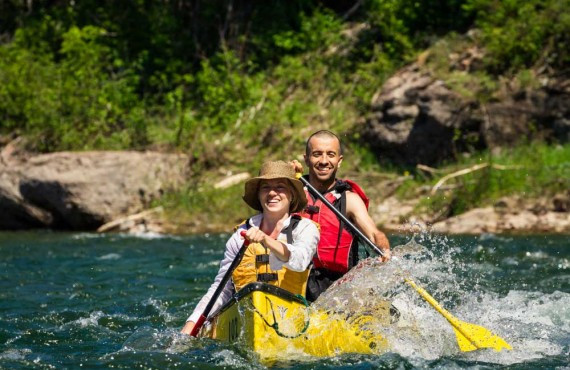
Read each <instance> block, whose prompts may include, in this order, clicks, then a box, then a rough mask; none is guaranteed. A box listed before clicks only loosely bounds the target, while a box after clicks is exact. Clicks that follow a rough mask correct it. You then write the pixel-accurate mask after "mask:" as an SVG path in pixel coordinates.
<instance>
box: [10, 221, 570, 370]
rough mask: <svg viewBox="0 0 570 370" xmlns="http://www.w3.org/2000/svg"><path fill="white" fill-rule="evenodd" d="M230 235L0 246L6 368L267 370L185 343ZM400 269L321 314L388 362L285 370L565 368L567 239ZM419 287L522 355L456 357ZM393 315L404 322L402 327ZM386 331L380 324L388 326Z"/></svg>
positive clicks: (351, 281)
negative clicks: (378, 347)
mask: <svg viewBox="0 0 570 370" xmlns="http://www.w3.org/2000/svg"><path fill="white" fill-rule="evenodd" d="M226 238H227V235H203V236H192V237H179V236H177V237H164V236H162V237H153V238H137V237H132V236H125V235H94V234H55V233H20V234H17V233H3V234H0V367H2V368H11V367H19V368H29V367H46V368H51V367H58V368H59V367H72V368H76V367H79V366H82V367H102V368H109V367H118V368H133V367H149V368H170V367H180V366H182V367H191V368H223V367H226V368H227V367H231V368H252V367H253V368H263V367H264V365H263V364H261V363H260V362H259V361H257V358H256V356H255V355H254V354H253V353H251V352H249V351H248V349H247V348H243V347H242V346H239V345H238V346H235V345H233V346H232V345H229V344H224V343H220V342H216V341H213V340H208V339H194V338H188V337H186V336H183V335H181V334H179V332H178V331H179V328H180V327H181V326H182V325H183V323H184V320H185V319H186V317H187V315H188V314H189V313H190V312H191V310H192V308H193V307H194V305H195V304H196V303H197V301H198V300H199V299H200V297H201V295H202V294H203V293H204V292H205V291H206V290H207V288H208V286H209V285H210V283H211V281H212V279H213V276H214V275H215V274H216V271H217V268H218V263H219V260H220V259H221V257H222V254H223V250H224V243H225V240H226ZM390 240H391V242H392V245H398V244H399V246H398V247H395V248H394V253H393V254H394V259H393V261H392V262H389V263H387V264H381V263H379V262H378V261H377V260H374V259H368V260H366V261H363V262H362V263H361V264H360V265H359V266H358V267H357V268H355V269H353V270H352V271H351V272H350V273H349V274H347V275H346V277H345V278H343V279H342V280H343V281H342V283H338V284H335V286H334V287H333V288H331V289H330V290H329V291H327V292H326V293H325V294H323V296H321V297H320V298H319V300H318V301H317V302H315V304H314V309H319V310H324V311H327V312H329V313H334V314H338V315H342V316H343V317H346V318H347V319H348V320H350V319H351V318H358V317H361V316H362V315H370V314H373V315H374V316H375V317H377V318H379V320H377V321H375V322H374V324H373V325H371V324H368V326H367V328H368V329H370V330H373V331H375V332H377V333H381V335H382V336H384V337H385V338H386V339H387V342H388V346H389V347H388V349H387V351H385V352H382V353H378V354H371V355H358V354H344V355H339V356H336V357H330V358H314V357H310V356H306V357H295V356H290V358H284V359H282V360H279V362H278V363H275V364H274V365H278V366H281V367H291V368H311V369H313V368H344V367H347V368H348V367H352V366H354V365H358V366H360V367H365V368H376V367H405V368H408V367H431V366H434V367H480V366H482V364H483V366H485V367H495V366H497V367H500V366H502V365H513V366H515V367H517V366H526V367H530V368H533V367H547V368H555V367H557V366H567V359H568V354H569V353H570V293H569V292H570V262H569V261H570V248H569V244H570V242H569V241H568V237H563V236H549V237H546V236H535V237H528V236H525V237H522V236H519V237H515V236H509V237H504V236H496V235H493V234H483V235H481V236H476V237H445V236H439V235H434V234H430V233H425V232H423V233H422V232H420V233H417V234H416V235H415V236H414V237H412V236H411V235H408V236H391V237H390ZM404 276H407V277H411V278H412V279H413V280H414V281H415V282H417V283H418V284H420V285H421V286H423V287H424V288H425V289H426V290H427V291H428V292H430V294H431V295H432V296H434V298H436V300H437V301H438V302H440V303H441V304H442V305H443V306H444V307H445V308H447V309H448V310H449V311H451V312H452V313H453V315H455V316H456V317H458V318H459V319H461V320H463V321H466V322H471V323H474V324H477V325H481V326H483V327H485V328H488V329H490V330H491V331H493V332H495V333H496V334H498V335H500V336H501V337H503V338H505V339H506V340H507V341H508V342H509V343H510V344H511V345H512V346H513V348H514V349H513V350H512V351H502V352H495V351H493V350H480V351H475V352H469V353H462V352H460V351H459V350H458V347H457V343H456V339H455V335H454V333H453V331H452V329H451V326H450V325H449V324H448V323H447V321H446V320H445V319H443V318H442V317H441V315H440V314H438V313H437V312H436V311H435V310H434V309H433V308H432V307H431V306H430V305H428V304H427V303H426V302H425V301H424V300H423V299H422V298H421V297H420V296H419V295H418V293H417V292H415V291H414V290H413V289H412V288H411V287H410V286H408V285H407V284H405V283H403V277H404ZM392 307H393V308H395V309H396V310H397V312H398V313H399V317H395V313H394V312H395V311H394V310H392V314H390V309H391V308H392ZM382 318H384V319H382Z"/></svg>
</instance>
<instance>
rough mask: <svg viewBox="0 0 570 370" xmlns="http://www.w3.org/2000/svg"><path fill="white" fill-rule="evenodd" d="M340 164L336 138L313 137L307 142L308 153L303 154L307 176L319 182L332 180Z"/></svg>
mask: <svg viewBox="0 0 570 370" xmlns="http://www.w3.org/2000/svg"><path fill="white" fill-rule="evenodd" d="M341 162H342V155H341V154H340V143H339V142H338V140H337V139H336V138H331V137H326V136H324V137H318V136H315V137H313V138H311V140H310V141H309V152H308V153H305V164H306V165H307V167H309V174H310V176H311V177H312V178H313V179H316V180H318V181H319V182H322V183H324V182H328V181H329V180H331V179H334V178H335V176H336V171H337V169H338V166H339V165H340V163H341Z"/></svg>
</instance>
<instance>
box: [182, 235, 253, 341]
mask: <svg viewBox="0 0 570 370" xmlns="http://www.w3.org/2000/svg"><path fill="white" fill-rule="evenodd" d="M240 235H241V236H242V237H244V238H245V231H242V232H241V233H240ZM248 245H249V240H247V239H245V240H244V242H243V245H242V246H241V248H240V249H239V252H238V254H237V256H236V258H234V260H233V261H232V264H231V265H230V267H229V268H228V271H226V274H225V275H224V277H223V278H222V281H220V285H218V287H217V288H216V291H214V295H213V296H212V298H211V299H210V302H208V304H207V305H206V308H204V312H202V315H200V317H199V318H198V320H197V321H196V324H194V328H193V329H192V331H191V332H190V335H191V336H193V337H195V336H197V335H198V332H199V331H200V329H201V328H202V326H203V325H204V322H205V321H206V318H207V317H208V315H209V314H210V311H211V310H212V307H214V304H215V303H216V301H217V300H218V297H219V296H220V294H221V293H222V290H224V287H225V286H226V284H227V282H228V280H230V278H231V277H232V273H233V272H234V270H235V268H236V267H237V265H239V263H240V262H241V259H242V258H243V254H244V253H245V251H246V249H247V246H248Z"/></svg>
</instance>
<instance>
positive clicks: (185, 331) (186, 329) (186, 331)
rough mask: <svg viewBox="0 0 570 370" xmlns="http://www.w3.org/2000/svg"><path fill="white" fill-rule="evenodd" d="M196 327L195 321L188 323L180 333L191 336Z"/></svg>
mask: <svg viewBox="0 0 570 370" xmlns="http://www.w3.org/2000/svg"><path fill="white" fill-rule="evenodd" d="M194 325H196V323H195V322H194V321H186V324H184V327H183V328H182V330H180V332H181V333H182V334H188V335H190V333H192V329H194Z"/></svg>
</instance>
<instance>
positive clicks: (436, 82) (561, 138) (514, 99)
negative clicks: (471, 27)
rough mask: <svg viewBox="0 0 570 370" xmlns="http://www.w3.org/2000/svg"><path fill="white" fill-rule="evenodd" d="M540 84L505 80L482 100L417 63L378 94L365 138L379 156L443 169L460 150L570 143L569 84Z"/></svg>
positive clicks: (563, 80) (556, 81) (564, 80)
mask: <svg viewBox="0 0 570 370" xmlns="http://www.w3.org/2000/svg"><path fill="white" fill-rule="evenodd" d="M465 73H468V72H465ZM536 79H537V80H540V81H541V84H540V86H532V87H523V86H521V83H520V82H518V81H517V80H516V79H513V80H509V81H501V82H499V84H500V86H501V87H500V89H499V90H498V91H497V92H496V93H495V94H494V95H493V96H492V98H491V99H489V101H487V102H483V101H482V100H478V99H476V98H474V97H466V96H464V95H461V94H459V93H458V92H457V91H458V90H457V91H456V90H455V89H452V88H450V87H449V86H448V85H447V84H446V82H445V81H443V80H440V79H438V78H436V77H435V76H434V75H433V74H432V73H431V72H430V71H429V70H428V69H427V68H424V67H423V66H420V65H419V64H418V63H414V64H411V65H409V66H407V67H405V68H403V69H402V70H400V71H399V72H398V73H396V74H395V75H394V76H392V77H391V78H389V79H388V80H387V81H386V82H385V83H384V85H383V86H382V88H381V89H380V91H379V92H378V93H377V94H375V95H374V97H373V99H372V102H371V112H369V113H368V114H367V115H366V116H365V117H364V122H365V123H364V125H363V128H362V135H361V137H362V139H363V141H365V142H366V144H367V145H369V146H370V147H371V148H372V149H373V150H374V151H375V152H376V154H377V155H378V157H380V158H383V157H388V158H389V159H391V160H393V161H395V162H399V163H401V164H407V165H416V164H425V165H437V164H438V163H440V162H442V161H444V160H447V159H452V158H454V157H457V154H458V153H463V152H473V151H476V150H481V149H486V148H488V149H492V150H493V149H496V148H501V147H508V146H513V145H516V144H517V143H519V142H520V141H521V140H528V139H533V138H542V139H546V140H548V141H558V142H567V141H568V140H570V123H569V122H570V82H569V81H570V80H568V79H567V78H564V77H558V78H543V79H540V78H539V77H537V78H536ZM476 93H477V91H474V92H473V94H472V96H476ZM481 93H482V92H481Z"/></svg>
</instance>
